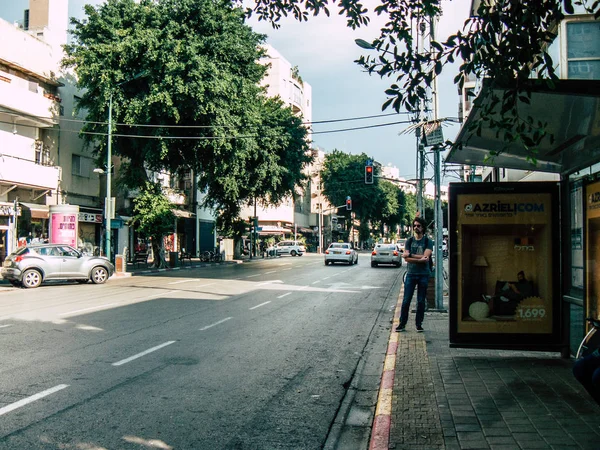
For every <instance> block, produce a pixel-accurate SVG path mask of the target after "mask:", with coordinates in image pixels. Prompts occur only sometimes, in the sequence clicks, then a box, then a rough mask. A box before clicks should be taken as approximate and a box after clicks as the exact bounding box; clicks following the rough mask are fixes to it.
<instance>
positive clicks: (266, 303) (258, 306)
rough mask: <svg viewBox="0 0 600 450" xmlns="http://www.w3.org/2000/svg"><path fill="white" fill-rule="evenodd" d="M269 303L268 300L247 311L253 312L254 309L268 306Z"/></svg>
mask: <svg viewBox="0 0 600 450" xmlns="http://www.w3.org/2000/svg"><path fill="white" fill-rule="evenodd" d="M269 303H271V301H270V300H269V301H268V302H264V303H261V304H260V305H256V306H253V307H252V308H249V309H250V310H253V309H256V308H260V307H261V306H265V305H268V304H269Z"/></svg>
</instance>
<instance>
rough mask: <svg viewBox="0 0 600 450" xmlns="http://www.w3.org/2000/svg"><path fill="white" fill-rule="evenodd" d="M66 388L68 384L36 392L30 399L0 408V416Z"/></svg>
mask: <svg viewBox="0 0 600 450" xmlns="http://www.w3.org/2000/svg"><path fill="white" fill-rule="evenodd" d="M67 387H69V385H68V384H59V385H58V386H54V387H53V388H50V389H46V390H45V391H42V392H38V393H37V394H34V395H32V396H31V397H27V398H24V399H22V400H19V401H18V402H15V403H11V404H10V405H6V406H5V407H4V408H0V416H2V415H4V414H6V413H8V412H11V411H13V410H15V409H17V408H20V407H21V406H25V405H27V404H28V403H33V402H35V401H36V400H39V399H41V398H44V397H47V396H48V395H50V394H54V393H55V392H58V391H60V390H62V389H64V388H67Z"/></svg>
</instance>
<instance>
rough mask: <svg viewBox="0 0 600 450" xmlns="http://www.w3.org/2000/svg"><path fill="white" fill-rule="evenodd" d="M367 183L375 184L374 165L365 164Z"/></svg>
mask: <svg viewBox="0 0 600 450" xmlns="http://www.w3.org/2000/svg"><path fill="white" fill-rule="evenodd" d="M365 184H373V166H365Z"/></svg>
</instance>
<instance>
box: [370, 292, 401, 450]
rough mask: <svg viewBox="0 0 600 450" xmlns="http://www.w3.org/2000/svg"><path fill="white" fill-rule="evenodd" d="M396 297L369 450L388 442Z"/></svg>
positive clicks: (380, 449) (379, 448)
mask: <svg viewBox="0 0 600 450" xmlns="http://www.w3.org/2000/svg"><path fill="white" fill-rule="evenodd" d="M403 290H404V289H402V290H401V291H400V294H399V295H398V302H397V303H396V308H395V309H394V320H393V321H392V330H391V332H390V339H389V341H388V347H387V351H386V354H385V362H384V364H383V374H382V375H381V383H380V385H379V395H378V396H377V406H376V408H375V417H374V419H373V428H372V431H371V442H370V443H369V450H387V449H388V447H389V442H390V429H391V425H392V395H393V389H394V378H395V373H396V351H397V349H398V336H399V333H397V332H396V327H397V326H398V324H399V323H400V320H399V315H400V308H401V306H402V292H403Z"/></svg>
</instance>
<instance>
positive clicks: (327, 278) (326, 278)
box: [323, 277, 331, 280]
mask: <svg viewBox="0 0 600 450" xmlns="http://www.w3.org/2000/svg"><path fill="white" fill-rule="evenodd" d="M330 278H331V277H325V278H323V279H324V280H329V279H330Z"/></svg>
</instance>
